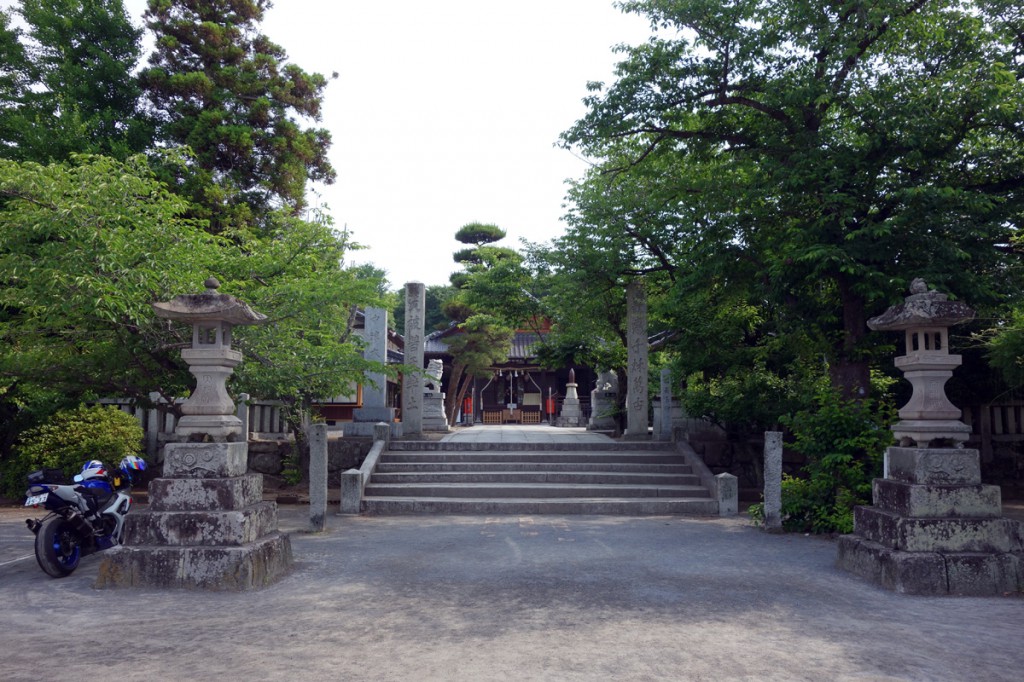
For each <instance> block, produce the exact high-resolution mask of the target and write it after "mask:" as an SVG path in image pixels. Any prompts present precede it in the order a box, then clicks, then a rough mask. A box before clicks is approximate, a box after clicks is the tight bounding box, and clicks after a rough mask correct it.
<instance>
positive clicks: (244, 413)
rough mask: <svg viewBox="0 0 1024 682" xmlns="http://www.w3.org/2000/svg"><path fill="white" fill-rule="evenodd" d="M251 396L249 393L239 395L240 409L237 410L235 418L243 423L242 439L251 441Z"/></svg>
mask: <svg viewBox="0 0 1024 682" xmlns="http://www.w3.org/2000/svg"><path fill="white" fill-rule="evenodd" d="M250 399H251V396H250V395H249V394H248V393H239V394H238V408H237V409H236V410H235V416H237V417H238V420H239V421H240V422H242V438H245V439H246V440H248V439H249V431H250V429H249V400H250Z"/></svg>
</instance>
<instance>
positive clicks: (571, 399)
mask: <svg viewBox="0 0 1024 682" xmlns="http://www.w3.org/2000/svg"><path fill="white" fill-rule="evenodd" d="M577 386H578V384H577V383H576V370H574V369H572V368H569V382H568V383H567V384H566V385H565V400H563V401H562V412H561V414H559V415H558V419H557V420H556V421H555V426H580V425H581V424H582V422H583V411H582V410H581V409H580V396H579V394H578V393H577V392H576V388H577Z"/></svg>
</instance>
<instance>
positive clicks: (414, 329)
mask: <svg viewBox="0 0 1024 682" xmlns="http://www.w3.org/2000/svg"><path fill="white" fill-rule="evenodd" d="M426 307H427V299H426V289H425V288H424V286H423V283H422V282H409V283H408V284H406V285H405V365H406V370H407V371H406V372H405V373H404V374H403V375H402V430H403V433H404V434H405V435H406V436H418V435H420V434H422V433H423V374H422V372H423V337H424V333H423V329H424V328H423V324H424V318H425V316H426Z"/></svg>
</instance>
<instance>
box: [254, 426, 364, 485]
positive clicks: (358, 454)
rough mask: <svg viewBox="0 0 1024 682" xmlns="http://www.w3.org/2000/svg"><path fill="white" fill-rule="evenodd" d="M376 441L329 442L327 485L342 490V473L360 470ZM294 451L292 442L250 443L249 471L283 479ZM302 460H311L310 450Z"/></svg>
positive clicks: (341, 439) (353, 439)
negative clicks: (286, 464) (285, 466)
mask: <svg viewBox="0 0 1024 682" xmlns="http://www.w3.org/2000/svg"><path fill="white" fill-rule="evenodd" d="M371 447H373V439H372V438H333V439H330V440H328V441H327V485H328V486H330V487H332V488H340V487H341V472H343V471H346V470H348V469H353V468H355V469H358V468H359V467H360V466H361V465H362V463H363V460H364V459H366V455H368V454H369V452H370V448H371ZM291 452H292V444H291V442H290V441H284V440H274V441H249V471H250V472H252V473H258V474H263V475H264V477H267V478H269V479H270V481H268V486H267V487H268V488H270V487H273V486H272V485H269V483H271V482H272V481H273V480H274V479H276V478H279V477H280V475H281V471H282V470H283V469H284V460H286V459H287V458H288V457H289V456H290V455H291ZM302 461H304V462H308V461H309V452H308V450H307V451H306V452H304V453H302Z"/></svg>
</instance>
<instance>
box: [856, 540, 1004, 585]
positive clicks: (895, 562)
mask: <svg viewBox="0 0 1024 682" xmlns="http://www.w3.org/2000/svg"><path fill="white" fill-rule="evenodd" d="M836 565H837V566H838V567H839V568H842V569H843V570H846V571H849V572H850V573H853V574H855V575H859V576H860V577H862V578H865V579H867V580H870V581H871V582H873V583H876V584H878V585H881V586H882V587H884V588H886V589H889V590H893V591H895V592H901V593H904V594H922V595H947V594H951V595H970V596H998V595H1002V594H1006V593H1008V592H1016V591H1018V590H1021V589H1024V553H1021V552H1017V553H1013V552H1005V553H999V554H986V553H976V552H949V553H942V552H905V551H902V550H896V549H890V548H888V547H885V546H883V545H881V544H879V543H877V542H871V541H870V540H865V539H864V538H862V537H858V536H857V535H843V536H841V537H840V538H839V546H838V557H837V560H836Z"/></svg>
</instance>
